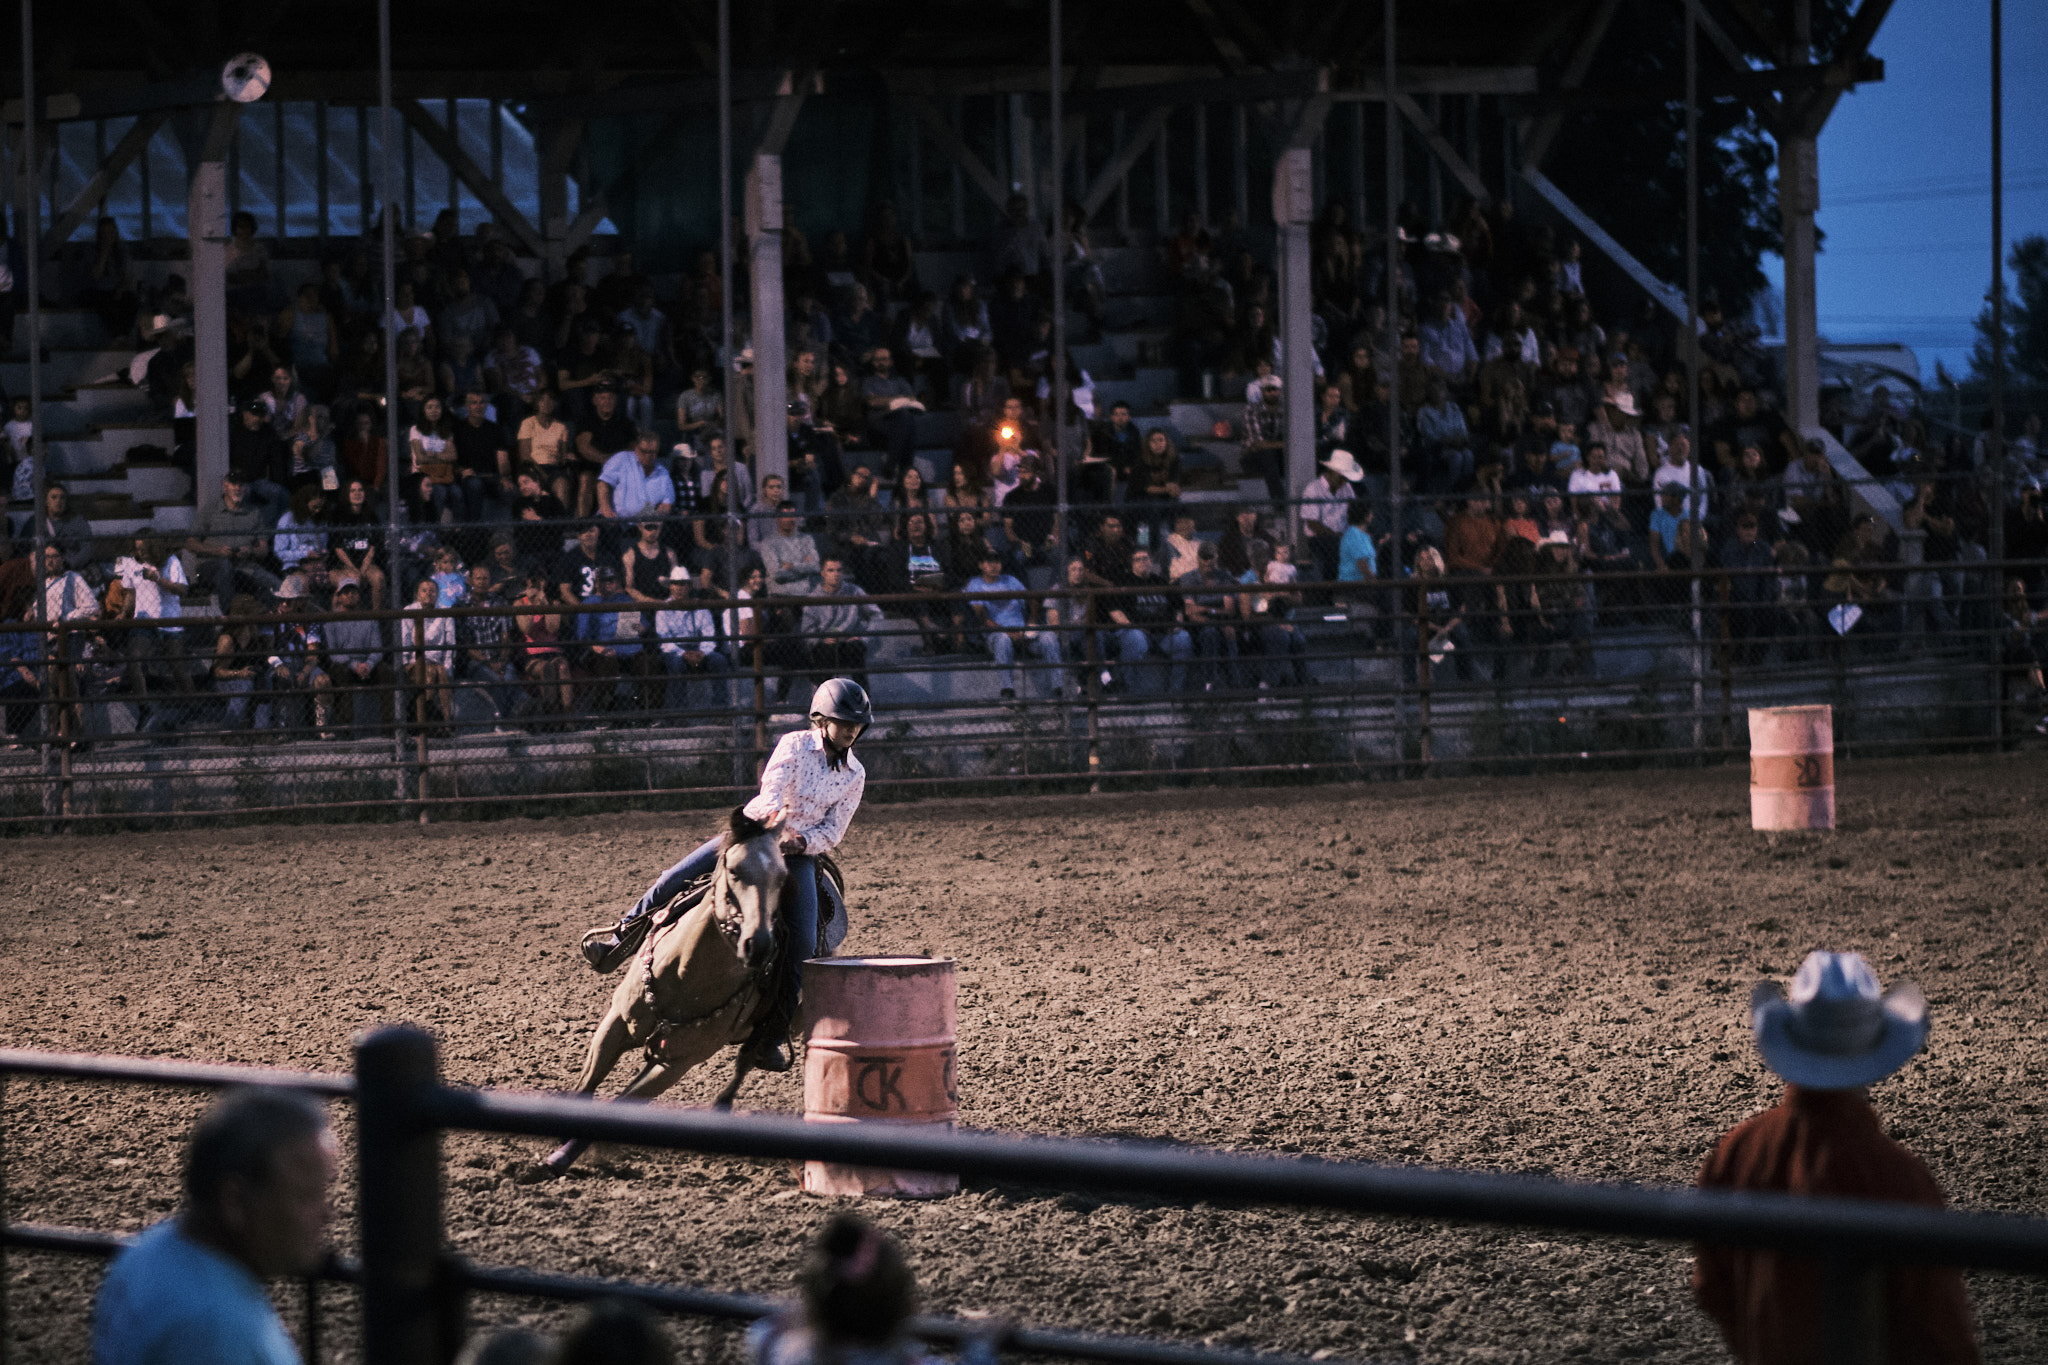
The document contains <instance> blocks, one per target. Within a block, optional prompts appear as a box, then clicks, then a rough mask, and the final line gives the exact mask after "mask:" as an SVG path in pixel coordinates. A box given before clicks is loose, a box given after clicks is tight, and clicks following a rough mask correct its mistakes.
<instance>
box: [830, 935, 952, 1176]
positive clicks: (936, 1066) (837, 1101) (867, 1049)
mask: <svg viewBox="0 0 2048 1365" xmlns="http://www.w3.org/2000/svg"><path fill="white" fill-rule="evenodd" d="M953 965H954V964H953V960H952V959H951V958H931V957H821V958H813V959H812V960H810V961H808V962H806V963H804V1118H805V1119H806V1120H808V1121H809V1122H812V1123H896V1124H913V1125H920V1126H923V1125H931V1126H943V1127H946V1128H951V1127H952V1126H953V1121H954V1119H955V1118H956V1117H957V1116H958V1114H959V1109H960V1097H959V1091H958V1088H957V1083H956V1080H955V1072H954V1045H955V1035H956V1031H957V1029H958V1027H959V1022H958V1020H959V1016H958V1011H957V1009H956V1006H955V1003H954V989H953V987H954V978H953ZM959 1188H960V1177H959V1176H957V1175H950V1174H948V1175H936V1174H931V1173H927V1172H922V1171H886V1170H876V1169H873V1168H871V1167H866V1166H841V1165H836V1164H834V1163H831V1162H825V1161H812V1162H807V1163H805V1165H804V1189H805V1190H806V1191H807V1192H809V1193H811V1194H854V1195H861V1194H884V1195H895V1196H899V1197H907V1198H929V1197H931V1196H934V1195H942V1194H952V1193H954V1192H955V1191H956V1190H958V1189H959Z"/></svg>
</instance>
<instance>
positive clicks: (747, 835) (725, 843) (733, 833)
mask: <svg viewBox="0 0 2048 1365" xmlns="http://www.w3.org/2000/svg"><path fill="white" fill-rule="evenodd" d="M770 828H771V827H770V826H768V825H765V824H763V823H762V822H761V821H759V820H756V819H754V817H752V816H751V815H748V814H747V808H746V807H745V806H734V807H733V808H732V815H731V817H730V818H729V819H728V820H727V821H726V826H725V830H724V832H723V833H722V834H720V835H719V838H718V851H719V853H720V854H721V855H723V854H724V853H725V852H726V851H727V850H728V849H730V848H731V847H732V846H733V845H734V844H746V843H752V842H753V841H754V840H756V839H759V838H763V837H765V836H766V835H767V834H768V832H769V829H770Z"/></svg>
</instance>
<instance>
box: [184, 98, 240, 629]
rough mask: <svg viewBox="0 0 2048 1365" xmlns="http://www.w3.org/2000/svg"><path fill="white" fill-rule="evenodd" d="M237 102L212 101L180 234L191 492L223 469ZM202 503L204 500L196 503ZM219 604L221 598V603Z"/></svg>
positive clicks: (215, 488)
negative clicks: (187, 254)
mask: <svg viewBox="0 0 2048 1365" xmlns="http://www.w3.org/2000/svg"><path fill="white" fill-rule="evenodd" d="M241 107H242V106H240V105H238V104H228V103H222V104H218V105H215V106H214V110H213V116H212V118H211V119H210V120H209V127H208V130H207V134H206V139H205V143H204V145H203V146H202V147H201V148H200V152H199V159H198V161H197V162H196V163H195V164H194V165H193V167H192V181H191V183H192V188H191V194H190V197H189V199H188V200H187V203H186V234H187V236H188V237H189V238H190V240H191V244H192V280H191V291H192V350H193V361H194V366H195V369H196V371H197V373H196V375H195V392H194V400H193V408H194V410H195V415H196V417H197V419H198V420H197V427H196V431H195V435H194V443H195V449H196V461H195V464H194V467H193V491H194V494H195V496H197V497H200V498H204V499H207V500H209V501H210V500H211V499H214V498H217V497H219V496H220V486H221V481H222V480H223V479H225V478H226V477H227V472H228V418H229V416H230V413H229V410H228V305H227V292H228V269H227V251H228V216H229V210H228V199H229V195H228V179H229V176H228V153H229V151H230V150H231V148H232V146H233V143H234V135H235V125H236V115H237V114H238V113H239V111H240V110H241ZM201 505H202V506H203V505H205V504H203V503H202V504H201ZM221 605H222V607H223V609H225V607H226V605H227V604H226V603H222V604H221Z"/></svg>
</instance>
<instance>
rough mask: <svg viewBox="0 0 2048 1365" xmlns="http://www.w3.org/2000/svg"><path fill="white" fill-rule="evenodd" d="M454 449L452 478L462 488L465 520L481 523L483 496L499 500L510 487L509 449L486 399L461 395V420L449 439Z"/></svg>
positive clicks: (472, 391) (477, 391) (479, 393)
mask: <svg viewBox="0 0 2048 1365" xmlns="http://www.w3.org/2000/svg"><path fill="white" fill-rule="evenodd" d="M451 440H452V443H453V445H454V447H455V477H456V479H457V480H459V481H460V482H461V484H462V502H463V512H464V517H465V519H466V520H469V521H482V520H483V517H484V496H485V494H487V493H489V494H495V495H497V496H500V497H502V496H503V490H504V489H505V488H507V487H509V486H510V485H511V483H512V449H511V445H510V443H508V442H507V441H506V440H505V429H504V428H503V427H502V426H500V425H499V424H498V420H497V418H496V417H495V416H494V415H493V414H492V412H491V400H490V395H488V394H486V393H485V392H484V391H483V390H482V389H470V390H469V391H468V392H466V393H464V394H463V395H462V418H461V420H460V421H458V422H456V424H455V432H454V435H453V437H452V438H451Z"/></svg>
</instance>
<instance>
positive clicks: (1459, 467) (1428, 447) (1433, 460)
mask: <svg viewBox="0 0 2048 1365" xmlns="http://www.w3.org/2000/svg"><path fill="white" fill-rule="evenodd" d="M1415 439H1416V444H1417V447H1418V453H1419V454H1420V455H1421V456H1422V459H1423V468H1424V469H1425V470H1426V471H1427V476H1426V477H1427V482H1428V485H1429V486H1430V487H1432V488H1437V489H1441V490H1443V491H1446V492H1448V491H1449V490H1451V489H1453V488H1456V487H1457V486H1458V485H1459V484H1460V483H1463V482H1464V481H1465V480H1467V479H1469V478H1471V477H1472V471H1473V467H1474V459H1473V454H1472V435H1471V432H1470V430H1469V429H1468V428H1467V427H1466V425H1465V409H1464V408H1463V407H1462V406H1461V405H1459V404H1458V403H1457V402H1455V401H1453V400H1452V398H1451V392H1450V389H1449V387H1448V386H1446V385H1445V383H1444V381H1443V380H1442V379H1440V378H1439V379H1432V380H1430V382H1429V403H1428V404H1427V405H1426V406H1425V407H1424V408H1423V409H1422V410H1421V411H1420V412H1418V413H1416V414H1415Z"/></svg>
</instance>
